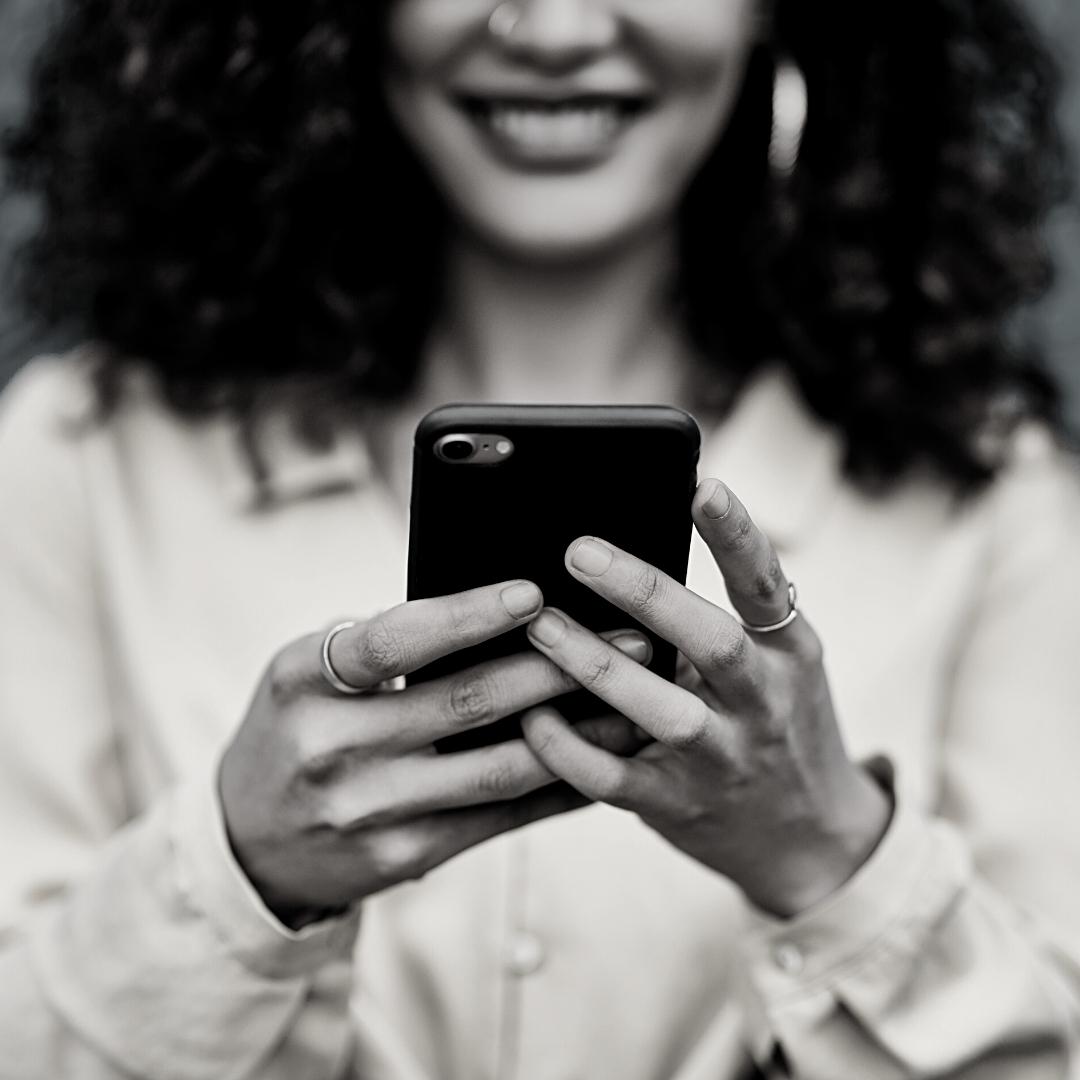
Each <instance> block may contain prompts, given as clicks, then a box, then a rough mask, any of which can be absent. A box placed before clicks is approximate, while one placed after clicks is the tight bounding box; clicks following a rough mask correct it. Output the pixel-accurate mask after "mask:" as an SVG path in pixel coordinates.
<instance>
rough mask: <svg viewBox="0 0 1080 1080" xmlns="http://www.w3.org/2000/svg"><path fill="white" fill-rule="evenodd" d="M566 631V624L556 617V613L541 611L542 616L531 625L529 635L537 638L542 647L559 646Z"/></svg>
mask: <svg viewBox="0 0 1080 1080" xmlns="http://www.w3.org/2000/svg"><path fill="white" fill-rule="evenodd" d="M565 630H566V623H565V622H564V621H563V619H562V618H561V617H560V616H558V615H556V614H555V612H554V611H550V610H549V611H541V612H540V614H539V615H538V616H537V617H536V618H535V619H533V621H532V622H531V623H529V635H530V637H534V638H536V640H537V641H539V642H540V644H541V645H547V646H548V648H551V646H552V645H557V644H558V642H559V638H561V637H562V636H563V633H564V631H565Z"/></svg>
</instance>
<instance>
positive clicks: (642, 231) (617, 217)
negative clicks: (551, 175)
mask: <svg viewBox="0 0 1080 1080" xmlns="http://www.w3.org/2000/svg"><path fill="white" fill-rule="evenodd" d="M529 209H530V208H529V207H528V206H526V205H519V207H518V208H517V209H511V208H506V209H505V210H504V212H503V213H500V214H492V213H491V212H490V210H491V207H490V205H489V206H488V208H487V210H488V212H487V213H485V214H482V215H481V214H472V215H469V218H470V220H469V225H468V230H469V232H471V233H473V234H474V235H476V236H478V237H479V238H480V239H481V241H482V243H484V245H485V246H487V247H488V248H489V249H490V250H492V251H493V252H496V253H498V254H500V255H502V256H503V257H505V258H508V259H512V260H514V261H515V262H525V263H536V264H541V265H556V264H560V263H561V264H574V263H583V262H592V261H595V260H599V259H603V258H605V257H606V256H609V255H613V254H617V253H618V252H619V251H620V250H621V249H623V248H625V247H627V246H628V245H632V244H634V243H635V242H638V241H640V240H641V239H642V238H643V237H644V236H647V235H648V234H649V233H650V232H651V231H652V230H653V229H654V228H655V225H656V222H655V221H654V220H653V219H652V216H651V215H644V214H640V215H639V214H634V213H629V212H627V213H623V214H619V213H615V214H613V213H611V210H612V209H615V208H614V207H612V206H611V204H610V203H609V206H608V207H607V211H608V212H607V213H606V214H598V213H597V212H596V211H595V209H593V208H589V209H580V210H576V212H575V208H571V207H567V208H566V209H565V210H560V211H555V210H554V208H553V207H551V206H550V205H548V206H546V207H544V208H543V209H542V210H541V211H540V212H537V211H536V209H535V208H534V209H533V212H532V213H530V212H529Z"/></svg>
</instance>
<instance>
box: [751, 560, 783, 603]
mask: <svg viewBox="0 0 1080 1080" xmlns="http://www.w3.org/2000/svg"><path fill="white" fill-rule="evenodd" d="M783 589H784V571H783V569H782V568H781V566H780V560H779V558H777V555H776V552H772V554H771V555H770V556H769V561H768V562H767V563H766V564H765V567H764V568H763V569H762V570H760V571H759V572H758V573H757V574H755V575H754V578H753V580H752V581H751V591H752V593H753V595H754V597H755V598H756V599H758V600H761V601H770V600H775V599H776V597H777V596H778V595H779V594H780V593H781V592H782V591H783Z"/></svg>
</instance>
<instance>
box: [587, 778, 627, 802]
mask: <svg viewBox="0 0 1080 1080" xmlns="http://www.w3.org/2000/svg"><path fill="white" fill-rule="evenodd" d="M592 786H593V790H594V791H595V793H596V795H597V796H598V797H599V798H600V799H601V800H602V801H603V802H606V803H610V804H611V805H612V806H615V807H618V806H622V805H623V804H625V803H626V801H627V780H626V773H625V772H624V771H623V770H622V769H609V770H605V771H604V772H602V773H600V774H599V775H598V776H596V777H595V779H594V780H593V785H592Z"/></svg>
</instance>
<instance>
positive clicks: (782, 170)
mask: <svg viewBox="0 0 1080 1080" xmlns="http://www.w3.org/2000/svg"><path fill="white" fill-rule="evenodd" d="M808 102H809V98H808V94H807V90H806V78H805V76H804V75H803V73H802V71H801V70H800V69H799V66H798V64H796V63H795V61H794V60H792V59H790V57H782V58H781V59H780V60H778V61H777V64H776V75H775V81H774V83H773V123H772V137H771V138H770V139H769V164H770V165H771V166H772V169H773V172H774V173H776V174H777V175H779V176H782V177H788V176H791V174H792V173H793V172H794V171H795V166H796V165H797V164H798V163H799V150H800V149H801V148H802V141H803V134H804V133H805V131H806V116H807V112H808V111H809V110H808Z"/></svg>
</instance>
